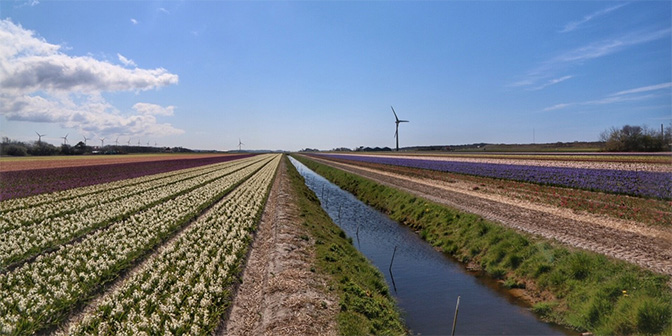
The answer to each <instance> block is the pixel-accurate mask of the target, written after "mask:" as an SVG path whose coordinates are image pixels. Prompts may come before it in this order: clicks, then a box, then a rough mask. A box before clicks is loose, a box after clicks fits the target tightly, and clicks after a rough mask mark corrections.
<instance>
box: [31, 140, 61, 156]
mask: <svg viewBox="0 0 672 336" xmlns="http://www.w3.org/2000/svg"><path fill="white" fill-rule="evenodd" d="M58 153H59V149H58V148H56V146H54V145H52V144H48V143H46V142H43V141H36V142H35V143H34V144H33V146H31V147H30V148H29V149H28V154H30V155H34V156H45V155H56V154H58Z"/></svg>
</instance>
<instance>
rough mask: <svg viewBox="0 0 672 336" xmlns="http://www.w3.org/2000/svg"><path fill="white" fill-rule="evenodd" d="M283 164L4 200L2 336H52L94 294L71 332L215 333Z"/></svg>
mask: <svg viewBox="0 0 672 336" xmlns="http://www.w3.org/2000/svg"><path fill="white" fill-rule="evenodd" d="M279 160H280V156H279V155H261V156H253V157H247V158H242V159H238V160H233V161H227V162H223V163H215V164H211V165H205V166H199V167H195V168H189V169H185V170H179V171H173V172H167V173H162V174H158V175H148V176H143V177H137V178H133V179H126V180H121V181H115V182H111V183H106V184H99V185H94V186H88V187H82V188H75V189H69V190H64V191H59V192H55V193H52V194H49V195H35V196H31V197H26V198H21V199H11V200H7V201H3V202H0V209H1V211H2V216H1V221H0V233H2V235H1V236H0V237H1V238H0V239H2V240H1V241H0V325H1V326H2V329H1V331H0V333H2V334H26V333H33V332H39V331H45V330H54V329H56V328H57V327H59V326H61V324H62V323H64V321H65V320H66V319H68V318H69V317H70V316H71V315H72V314H73V313H74V312H75V311H76V310H77V309H79V307H82V306H83V305H86V304H87V302H88V301H90V299H91V298H93V297H96V296H99V295H102V299H101V300H97V301H96V302H98V305H97V306H96V307H90V308H87V311H88V313H87V314H86V317H85V318H84V319H83V320H81V321H80V324H78V325H77V326H76V327H73V329H72V330H73V332H74V331H81V332H89V331H92V330H94V329H95V330H97V332H99V333H101V334H118V333H127V334H138V333H140V332H142V331H144V332H146V333H149V334H156V333H163V332H180V331H181V332H184V331H191V332H193V333H199V332H198V331H199V330H212V329H213V328H214V327H213V325H214V326H216V322H214V321H219V318H220V315H221V313H222V312H223V311H224V308H225V307H224V306H223V305H224V304H225V303H226V302H227V299H228V295H229V294H228V293H227V292H226V290H225V288H226V286H227V284H229V282H230V280H231V279H230V277H231V276H234V273H233V270H234V269H235V268H236V265H237V263H238V262H239V260H240V257H241V255H243V254H244V253H243V252H242V251H245V249H246V248H247V245H248V244H249V235H248V232H249V231H250V230H251V228H252V227H253V226H254V224H255V222H256V218H257V216H258V213H259V211H260V210H261V209H262V204H263V202H264V199H265V196H266V194H267V190H268V188H269V186H270V181H271V180H272V177H273V173H274V172H275V169H276V167H277V165H278V162H279ZM204 211H205V213H204ZM157 249H158V250H157ZM148 255H149V256H148ZM145 256H148V257H146V258H147V259H146V260H144V262H143V263H142V266H141V267H140V269H138V270H133V271H131V272H130V273H131V275H130V276H129V277H127V278H126V279H125V280H124V281H123V283H122V284H121V285H120V286H118V287H117V288H116V289H115V290H114V291H111V292H109V293H107V292H104V293H101V291H105V290H106V288H107V287H106V285H107V284H109V283H110V282H112V281H114V280H115V279H117V278H118V277H120V276H122V275H123V274H124V273H125V272H129V270H131V269H133V267H134V266H135V265H137V264H138V262H139V260H140V259H141V258H144V257H145ZM185 298H189V299H188V300H186V299H185Z"/></svg>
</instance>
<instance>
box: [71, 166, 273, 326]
mask: <svg viewBox="0 0 672 336" xmlns="http://www.w3.org/2000/svg"><path fill="white" fill-rule="evenodd" d="M279 160H280V156H277V158H276V159H274V160H273V163H272V164H270V165H268V166H266V167H264V169H262V170H261V171H259V172H258V173H257V174H256V175H255V176H254V177H252V178H250V179H249V180H247V181H246V182H244V183H243V184H242V185H241V186H240V187H238V188H237V189H236V190H235V191H233V192H232V193H231V194H229V195H228V196H227V197H225V198H224V199H223V200H222V201H220V202H219V203H218V204H217V205H215V206H214V207H213V208H212V209H211V210H210V211H208V212H207V213H205V214H204V215H203V216H201V217H199V219H198V220H197V221H196V222H194V223H193V224H192V225H191V226H189V228H187V229H186V230H185V231H184V232H182V234H180V236H178V237H177V238H176V239H175V240H173V241H172V242H171V243H170V244H169V245H167V246H164V247H163V248H162V249H160V250H159V251H158V252H157V253H156V254H155V255H154V256H153V257H152V258H151V259H149V260H148V261H147V262H146V263H144V264H143V266H142V268H141V269H139V270H138V271H137V272H136V273H134V274H133V275H131V276H130V277H128V278H127V279H126V280H125V281H124V282H123V283H122V284H121V285H120V286H119V287H118V288H117V289H116V290H114V291H112V292H109V293H107V294H106V295H105V296H104V297H103V298H102V299H101V300H100V302H99V304H98V305H97V306H96V307H94V308H93V309H91V310H90V312H89V313H88V314H87V315H86V316H84V318H83V319H82V320H81V321H80V323H79V324H78V325H74V326H72V327H71V328H70V330H68V331H67V334H69V335H74V334H91V333H93V334H99V335H104V334H107V335H117V334H133V335H154V334H173V335H174V334H177V333H181V332H183V333H187V334H194V335H200V334H203V333H206V332H212V331H213V329H214V328H215V327H216V326H217V324H218V322H219V319H220V318H221V315H222V314H223V313H224V311H225V309H226V305H227V302H229V299H230V297H229V295H230V294H229V292H227V291H226V289H227V287H228V285H230V284H231V281H232V280H233V278H234V277H235V270H236V266H237V265H238V264H239V262H240V261H241V258H242V256H243V255H244V251H245V250H246V248H247V247H248V246H249V241H250V237H251V236H250V233H249V232H250V231H251V229H252V227H253V225H254V224H255V222H256V219H257V218H258V215H259V213H260V212H261V209H262V203H263V201H264V198H265V196H266V194H267V191H268V189H269V187H270V182H271V181H272V179H273V175H274V173H275V170H276V167H277V166H278V163H279Z"/></svg>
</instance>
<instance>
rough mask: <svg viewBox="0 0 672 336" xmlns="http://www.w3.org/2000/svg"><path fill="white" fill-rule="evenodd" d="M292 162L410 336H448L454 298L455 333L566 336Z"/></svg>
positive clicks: (489, 281) (493, 286) (494, 284)
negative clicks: (381, 285)
mask: <svg viewBox="0 0 672 336" xmlns="http://www.w3.org/2000/svg"><path fill="white" fill-rule="evenodd" d="M290 160H291V161H292V163H293V164H294V166H295V167H296V168H297V170H298V171H299V173H301V175H302V176H303V177H304V178H305V180H306V184H307V185H308V187H309V188H310V189H311V190H313V192H315V194H316V195H317V197H318V198H319V199H320V202H322V207H323V208H324V210H325V211H326V212H327V213H328V214H329V216H330V217H331V218H332V220H333V221H334V222H335V223H336V224H338V225H339V226H340V227H341V228H342V229H343V231H345V233H346V234H347V235H348V236H349V237H352V240H353V244H354V245H355V247H357V248H358V249H359V250H360V251H361V252H362V254H364V255H365V256H366V257H367V258H368V259H369V260H370V261H371V262H372V263H373V264H374V265H375V266H376V267H378V269H379V270H380V271H381V273H383V274H384V275H385V279H386V281H387V283H388V285H389V287H390V292H391V293H392V294H393V295H394V296H395V297H396V300H397V303H398V305H399V307H400V308H401V309H402V312H403V316H404V319H405V322H406V325H407V327H408V328H409V329H411V331H412V332H413V333H414V334H422V335H445V334H448V335H449V334H450V333H451V330H452V326H453V317H454V314H455V306H456V302H457V297H458V296H460V306H459V314H458V318H457V326H456V332H455V333H456V334H460V335H476V334H478V335H483V334H488V335H565V334H570V332H569V331H567V330H564V329H562V328H560V327H557V326H553V325H550V324H547V323H544V322H541V321H539V320H537V318H536V317H535V316H534V315H533V314H532V313H531V312H530V311H529V309H528V308H527V307H525V306H524V303H523V302H520V301H518V300H517V299H515V298H514V297H513V296H512V295H510V294H509V293H508V292H507V291H506V290H505V289H503V288H501V286H499V284H498V283H497V282H496V281H494V280H492V279H490V278H487V277H478V276H475V275H474V274H470V273H469V272H468V271H467V270H465V268H464V266H463V265H462V264H461V263H459V262H457V261H455V260H453V259H451V258H449V257H448V256H446V255H444V254H443V253H441V252H438V251H436V250H434V249H433V248H432V247H431V246H430V245H429V244H428V243H427V242H425V241H423V240H422V239H420V237H418V235H417V234H415V233H414V232H413V231H411V230H410V229H409V228H408V227H406V226H403V225H400V224H398V223H397V222H395V221H393V220H391V219H389V218H388V217H387V216H386V215H384V214H382V213H380V212H379V211H377V210H375V209H373V208H371V207H369V206H368V205H366V204H364V203H362V202H361V201H359V200H358V199H357V198H356V197H354V196H353V195H351V194H350V193H348V192H346V191H344V190H341V189H340V188H339V187H338V186H336V185H334V184H332V183H331V182H329V181H327V180H326V179H324V178H323V177H322V176H320V175H317V174H316V173H314V172H313V171H312V170H310V169H309V168H307V167H306V166H304V165H303V164H301V163H300V162H298V161H296V160H295V159H294V158H290ZM395 247H396V252H394V251H395ZM393 254H394V262H393V263H392V268H391V272H390V262H391V260H392V255H393Z"/></svg>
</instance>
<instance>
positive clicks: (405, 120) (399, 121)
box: [397, 120, 410, 122]
mask: <svg viewBox="0 0 672 336" xmlns="http://www.w3.org/2000/svg"><path fill="white" fill-rule="evenodd" d="M397 122H410V121H408V120H399V121H397Z"/></svg>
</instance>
